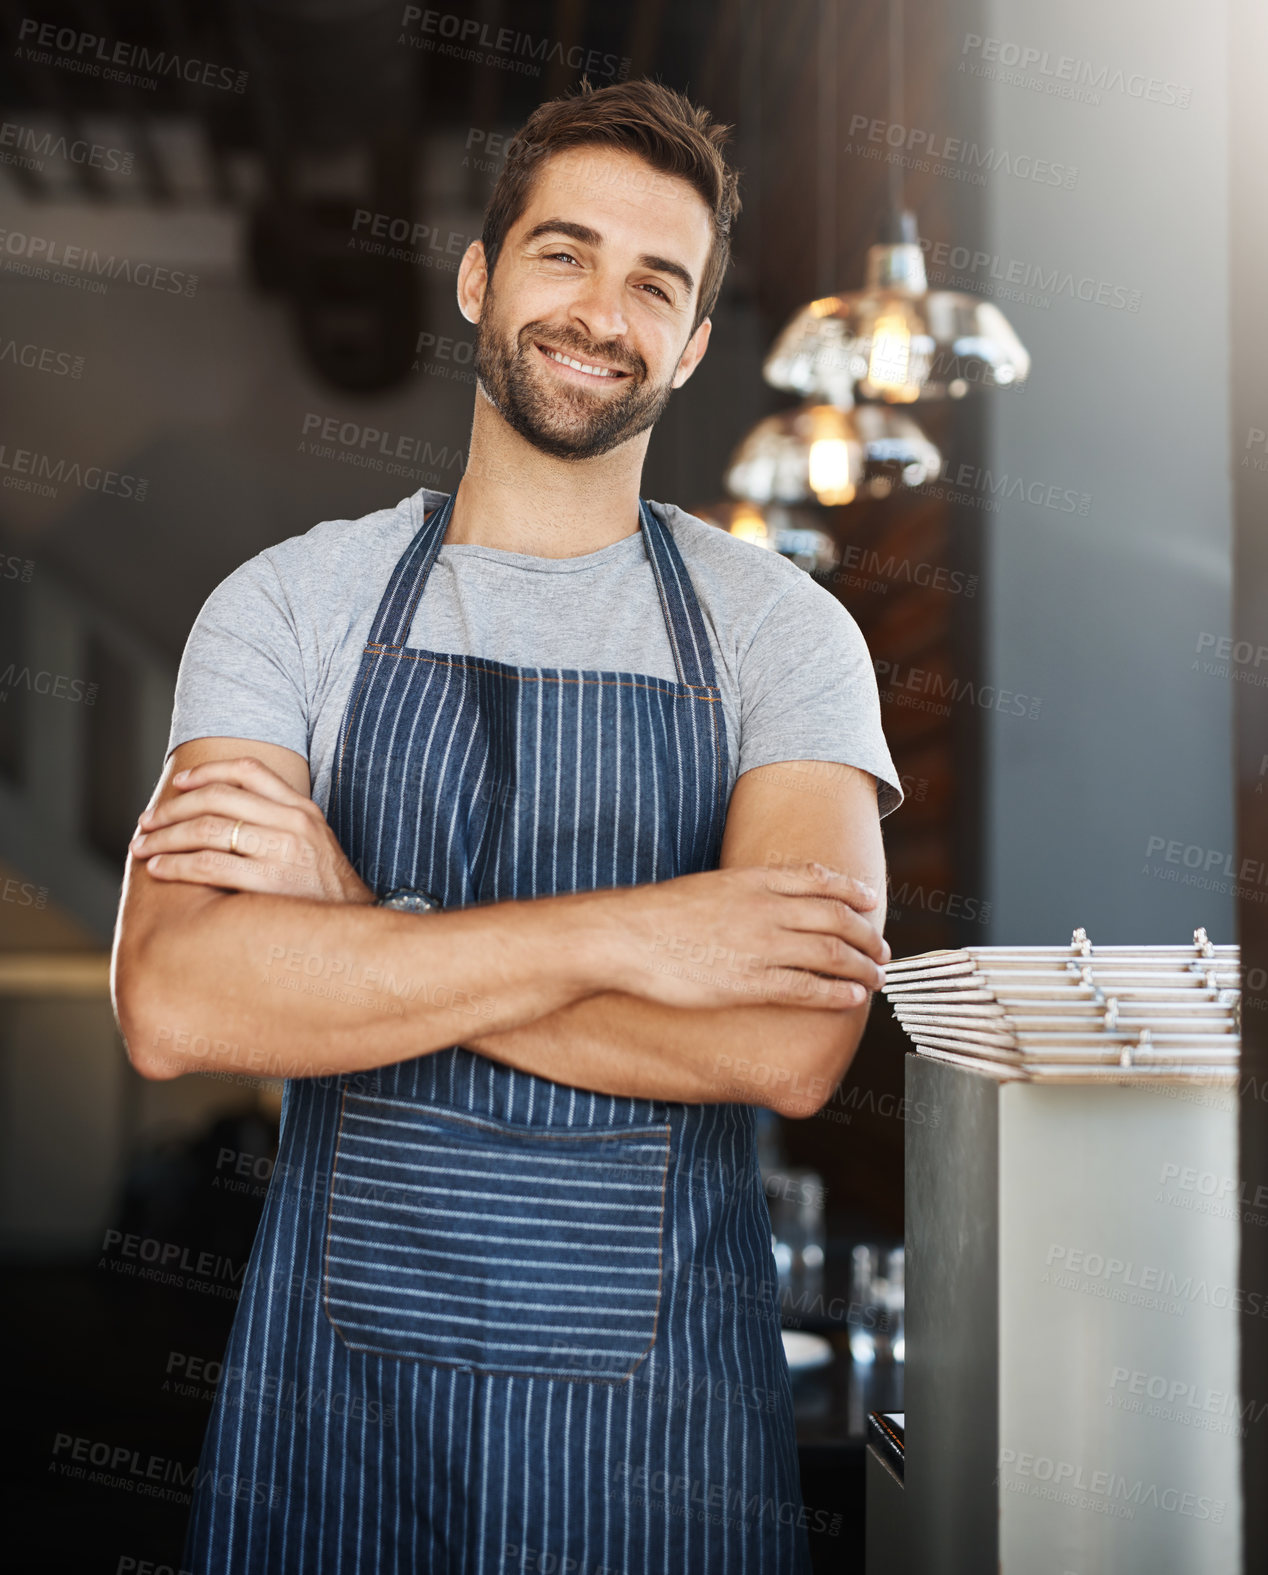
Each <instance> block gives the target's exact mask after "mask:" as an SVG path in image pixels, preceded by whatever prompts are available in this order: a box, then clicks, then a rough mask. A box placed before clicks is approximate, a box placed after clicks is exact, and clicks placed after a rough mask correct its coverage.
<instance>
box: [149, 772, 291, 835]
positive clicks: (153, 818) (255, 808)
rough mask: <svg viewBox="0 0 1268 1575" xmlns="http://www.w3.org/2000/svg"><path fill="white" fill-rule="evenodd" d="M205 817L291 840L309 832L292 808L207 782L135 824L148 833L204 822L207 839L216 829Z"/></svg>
mask: <svg viewBox="0 0 1268 1575" xmlns="http://www.w3.org/2000/svg"><path fill="white" fill-rule="evenodd" d="M213 764H215V765H220V764H222V762H221V761H215V762H213ZM195 769H196V770H201V769H202V768H201V767H196V768H195ZM282 785H283V786H285V783H283V784H282ZM287 791H288V792H289V791H290V789H289V788H288V789H287ZM293 797H294V798H296V799H298V797H299V795H298V794H294V795H293ZM208 817H211V818H214V819H216V820H225V821H227V822H228V824H229V825H230V826H232V825H233V823H234V821H235V820H241V821H248V820H249V821H250V822H251V823H252V825H255V826H267V827H270V828H272V829H273V830H275V831H284V832H287V833H289V834H290V835H291V836H294V837H300V836H302V835H303V834H304V833H305V832H306V831H307V830H308V829H309V820H308V817H307V816H306V815H305V814H304V813H303V811H302V810H300V809H298V808H296V807H295V806H294V805H287V804H282V803H280V802H279V801H278V800H276V799H271V798H268V797H265V796H264V795H262V794H259V793H256V792H254V791H252V790H251V789H248V788H242V787H237V786H234V785H233V784H230V783H227V782H212V783H208V784H207V785H206V786H205V787H195V788H192V789H191V790H190V791H189V792H188V793H184V794H182V795H181V796H180V797H178V798H169V799H166V800H165V801H164V802H163V803H162V804H160V805H158V807H157V808H155V809H151V810H147V811H146V813H145V814H144V815H142V816H141V818H140V820H139V821H138V825H139V826H140V827H141V829H142V831H144V832H145V833H147V834H148V833H150V832H154V831H158V830H160V829H161V828H162V827H164V826H172V825H175V824H177V823H178V822H197V821H199V820H202V819H208V824H207V831H208V833H209V837H208V840H210V839H211V836H212V835H214V833H215V831H216V830H217V829H218V828H217V827H215V826H213V825H212V824H211V819H209V818H208ZM239 840H241V839H240V837H239Z"/></svg>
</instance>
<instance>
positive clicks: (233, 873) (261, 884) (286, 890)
mask: <svg viewBox="0 0 1268 1575" xmlns="http://www.w3.org/2000/svg"><path fill="white" fill-rule="evenodd" d="M145 867H146V870H147V872H148V873H149V874H150V875H152V876H153V877H154V878H155V879H156V880H165V881H188V882H190V883H191V884H193V885H196V886H218V887H220V888H221V889H223V890H226V891H254V892H267V893H270V894H272V895H274V896H295V897H301V896H306V895H309V894H310V893H309V891H308V884H309V882H310V880H311V877H310V876H307V875H305V874H304V872H302V871H299V870H295V869H292V868H289V867H286V866H281V867H279V866H277V865H272V864H266V863H264V862H262V861H261V860H259V859H244V858H240V857H239V856H238V855H237V854H236V853H222V852H221V851H220V850H219V848H206V847H204V848H199V849H198V850H197V851H196V852H193V853H162V854H158V853H156V854H154V855H153V856H152V857H150V858H149V859H147V860H146V864H145Z"/></svg>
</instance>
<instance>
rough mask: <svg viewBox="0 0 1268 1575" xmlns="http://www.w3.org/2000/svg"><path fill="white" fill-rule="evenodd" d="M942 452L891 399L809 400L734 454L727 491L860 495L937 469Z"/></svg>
mask: <svg viewBox="0 0 1268 1575" xmlns="http://www.w3.org/2000/svg"><path fill="white" fill-rule="evenodd" d="M941 467H942V456H941V454H940V453H939V451H938V450H937V448H936V447H935V446H934V445H933V444H932V443H931V442H930V441H929V439H928V438H927V437H926V436H925V435H924V433H923V432H922V431H921V430H920V428H919V427H918V426H917V425H916V423H915V422H914V421H913V420H912V419H911V417H910V416H906V415H903V414H902V413H901V412H900V411H897V410H891V409H889V408H888V407H886V406H884V405H860V406H858V407H857V408H850V407H847V408H845V409H842V408H841V406H840V405H837V404H823V403H819V402H816V401H813V400H812V401H809V402H807V403H806V404H804V405H798V406H796V407H795V408H794V409H792V410H780V411H777V412H776V414H774V415H773V416H767V417H766V418H765V420H763V421H759V422H758V424H757V425H756V426H755V427H754V428H753V429H752V431H751V432H749V433H748V435H747V436H746V437H745V438H744V440H743V441H742V442H741V443H740V445H739V446H738V447H737V448H736V450H735V452H734V453H733V454H732V456H731V459H730V462H729V464H728V466H727V472H726V487H727V491H728V492H730V493H731V495H732V496H733V497H736V498H743V499H746V500H747V501H749V502H751V503H756V504H765V503H783V504H798V503H818V504H822V505H824V506H826V507H832V506H834V505H839V504H843V503H853V502H854V500H855V498H856V497H858V496H859V495H860V494H863V495H870V496H872V497H884V496H885V495H886V494H888V493H889V492H891V491H892V490H893V488H894V487H895V486H896V485H900V484H901V485H904V486H908V487H918V486H920V485H921V483H922V482H925V481H928V480H930V479H931V478H932V477H934V476H936V475H937V474H938V472H939V470H940V469H941Z"/></svg>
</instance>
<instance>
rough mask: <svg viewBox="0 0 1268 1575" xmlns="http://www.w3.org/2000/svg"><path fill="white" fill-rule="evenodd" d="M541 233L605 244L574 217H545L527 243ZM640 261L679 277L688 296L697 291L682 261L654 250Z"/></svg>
mask: <svg viewBox="0 0 1268 1575" xmlns="http://www.w3.org/2000/svg"><path fill="white" fill-rule="evenodd" d="M541 235H567V236H568V237H569V238H570V239H571V240H574V241H576V242H577V243H578V244H579V245H581V246H594V247H596V248H597V247H599V246H602V245H603V237H602V236H601V235H600V234H599V232H598V230H594V229H591V228H590V226H589V225H588V224H577V223H576V222H575V221H574V220H572V219H544V220H543V221H542V222H541V223H540V224H535V225H534V226H533V228H532V229H531V230H530V231H529V232H528V234H527V235H526V236H525V237H524V241H525V244H527V243H528V242H529V241H535V240H536V239H537V238H538V236H541ZM638 261H639V265H640V267H643V268H653V269H655V271H656V272H657V273H664V274H668V275H669V277H670V278H671V279H677V280H678V282H679V284H681V285H682V287H683V289H685V290H686V292H687V294H688V296H691V295H692V294H693V293H694V292H695V288H696V281H695V280H694V279H693V278H692V277H691V275H690V273H688V271H687V270H686V269H685V268H684V267H683V265H682V264H681V263H677V262H674V261H673V260H672V258H669V257H657V256H655V255H654V254H653V253H652V252H644V253H643V254H642V255H641V256H640V257H639V259H638Z"/></svg>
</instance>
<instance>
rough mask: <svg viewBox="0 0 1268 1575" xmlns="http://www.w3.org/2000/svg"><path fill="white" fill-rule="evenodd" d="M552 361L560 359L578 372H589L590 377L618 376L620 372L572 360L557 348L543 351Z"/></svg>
mask: <svg viewBox="0 0 1268 1575" xmlns="http://www.w3.org/2000/svg"><path fill="white" fill-rule="evenodd" d="M545 353H546V354H547V355H548V356H549V357H550V359H551V360H552V361H562V362H563V364H564V365H565V366H571V367H575V368H576V369H577V371H578V372H589V373H590V375H591V376H592V377H620V376H621V374H620V372H613V371H611V370H609V368H608V367H606V366H587V365H586V364H585V362H584V361H574V360H573V358H572V357H571V356H570V355H561V354H560V353H559V351H558V350H547V351H546V352H545Z"/></svg>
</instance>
